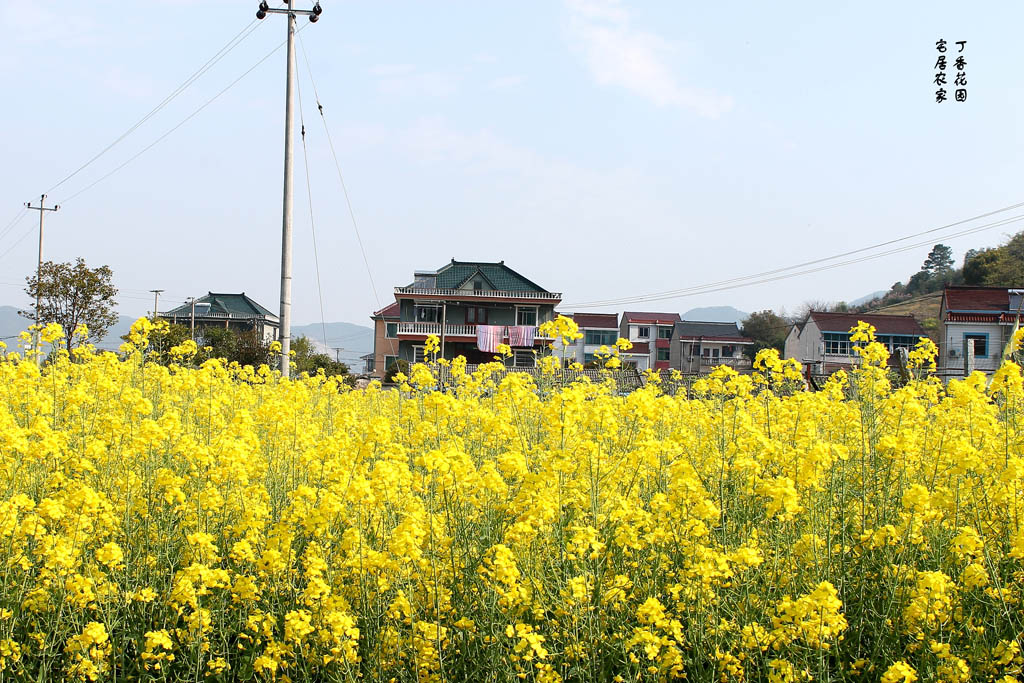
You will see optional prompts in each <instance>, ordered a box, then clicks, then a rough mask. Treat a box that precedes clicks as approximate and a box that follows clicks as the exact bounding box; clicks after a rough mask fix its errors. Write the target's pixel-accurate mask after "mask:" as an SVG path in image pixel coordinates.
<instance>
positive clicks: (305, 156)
mask: <svg viewBox="0 0 1024 683" xmlns="http://www.w3.org/2000/svg"><path fill="white" fill-rule="evenodd" d="M301 81H302V79H301V78H299V77H298V74H296V78H295V89H296V91H297V95H298V97H296V99H297V100H298V102H299V126H301V130H302V161H303V163H304V164H305V166H306V198H307V199H308V200H309V229H310V232H312V233H313V265H314V266H315V271H316V292H317V294H318V295H319V297H320V328H321V329H322V331H323V335H324V346H328V343H327V320H326V318H325V316H324V289H323V286H322V285H321V284H320V254H319V253H318V252H317V247H316V221H314V220H313V186H312V183H311V181H310V179H309V152H308V151H307V150H306V118H305V116H304V115H303V113H302V85H301Z"/></svg>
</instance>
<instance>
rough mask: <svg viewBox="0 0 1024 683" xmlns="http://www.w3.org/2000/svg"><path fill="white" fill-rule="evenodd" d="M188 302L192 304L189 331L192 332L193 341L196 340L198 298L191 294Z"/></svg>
mask: <svg viewBox="0 0 1024 683" xmlns="http://www.w3.org/2000/svg"><path fill="white" fill-rule="evenodd" d="M188 302H189V303H190V304H192V316H191V317H190V318H189V326H188V329H189V331H190V333H191V339H192V341H195V340H196V298H195V297H194V296H190V297H189V298H188Z"/></svg>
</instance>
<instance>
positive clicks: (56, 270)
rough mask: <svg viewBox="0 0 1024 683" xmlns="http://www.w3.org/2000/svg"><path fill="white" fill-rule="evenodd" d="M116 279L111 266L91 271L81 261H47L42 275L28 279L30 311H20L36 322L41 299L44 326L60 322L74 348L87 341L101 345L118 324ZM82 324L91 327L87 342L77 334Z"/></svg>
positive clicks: (40, 312)
mask: <svg viewBox="0 0 1024 683" xmlns="http://www.w3.org/2000/svg"><path fill="white" fill-rule="evenodd" d="M113 277H114V273H113V271H111V270H110V268H109V267H108V266H99V267H97V268H89V267H88V266H87V265H85V261H84V260H83V259H81V258H79V259H76V260H75V263H74V264H71V263H56V262H54V261H45V262H44V263H43V265H42V266H41V267H40V268H39V272H38V273H34V274H32V275H30V276H29V277H26V278H25V281H26V283H27V286H26V287H25V293H26V294H28V296H29V298H30V299H31V300H32V303H31V304H30V305H29V308H28V310H26V311H18V312H19V313H20V314H21V315H22V316H24V317H26V318H28V319H30V320H35V319H36V297H37V296H38V297H39V322H40V324H42V325H46V324H48V323H59V324H60V326H61V327H63V328H64V332H65V334H67V338H68V344H69V345H70V346H71V347H72V348H74V347H75V346H77V345H78V344H82V343H85V342H89V343H94V342H97V341H99V340H100V339H102V338H103V336H104V335H105V334H106V332H107V330H108V329H109V328H110V326H111V325H113V324H114V323H115V322H117V314H116V313H115V311H114V307H115V306H117V302H116V301H114V297H115V296H117V288H116V287H114V285H113V284H112V282H111V281H112V280H113ZM79 325H85V326H87V327H88V328H89V336H88V337H86V338H84V339H83V338H81V337H76V336H75V335H74V334H73V332H74V331H75V329H76V328H77V327H78V326H79Z"/></svg>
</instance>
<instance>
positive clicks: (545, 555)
mask: <svg viewBox="0 0 1024 683" xmlns="http://www.w3.org/2000/svg"><path fill="white" fill-rule="evenodd" d="M149 327H150V326H148V324H147V323H139V324H138V325H137V326H136V328H135V329H134V330H133V332H132V335H131V341H130V342H129V343H128V344H126V347H125V353H123V354H121V355H120V356H119V355H115V354H111V353H102V354H101V353H95V352H93V351H92V350H90V349H85V350H75V351H74V352H73V353H72V354H70V355H69V354H68V353H66V352H63V351H60V348H59V347H60V345H61V342H60V334H59V331H55V330H49V331H48V332H47V334H46V335H45V339H46V340H48V343H51V344H52V345H54V346H55V347H57V350H56V351H55V352H54V353H53V354H51V358H50V361H49V362H48V363H47V364H46V365H44V367H43V369H42V370H41V371H40V370H39V369H38V368H37V367H36V364H35V363H34V362H26V360H25V359H24V358H23V357H22V356H21V355H19V354H16V353H10V354H7V355H6V356H3V355H2V354H0V396H2V398H0V485H2V491H0V572H2V582H3V583H2V588H0V680H26V681H28V680H31V681H44V680H45V681H57V680H82V681H114V680H147V681H148V680H152V681H230V680H249V679H260V680H279V681H289V680H290V681H307V680H308V681H355V680H363V681H410V682H411V681H416V682H425V681H494V682H499V681H519V680H526V681H595V682H596V681H662V680H673V679H681V678H686V679H687V680H689V681H693V682H698V681H723V682H725V681H772V682H782V681H809V680H815V681H829V680H831V681H872V682H877V681H883V682H885V683H895V682H898V681H899V682H907V681H975V680H977V681H1000V682H1001V683H1012V682H1013V681H1019V680H1024V678H1022V675H1021V669H1022V666H1024V659H1022V653H1021V645H1022V632H1024V602H1022V601H1024V595H1022V590H1024V572H1022V570H1024V517H1022V515H1024V457H1022V452H1024V414H1022V408H1024V382H1022V376H1021V370H1020V368H1019V367H1018V366H1017V365H1015V364H1013V363H1010V362H1008V363H1007V364H1005V365H1004V367H1003V369H1002V370H1000V371H999V372H998V373H997V374H996V375H995V376H994V377H993V378H991V380H987V379H986V378H985V377H984V376H983V375H980V374H975V375H973V376H971V377H969V378H967V379H966V380H963V381H952V382H950V383H949V385H948V386H945V387H944V386H943V385H942V384H941V383H940V382H938V381H937V380H935V379H930V378H928V377H927V376H926V375H927V373H926V372H925V371H924V369H925V368H926V367H927V365H928V363H929V362H930V360H931V354H932V353H933V352H934V349H933V348H930V347H929V346H928V345H927V344H922V345H920V346H919V348H918V349H917V350H915V352H914V353H913V354H911V365H913V366H916V367H917V368H918V370H915V372H916V373H917V374H919V375H920V376H919V377H918V378H916V379H914V380H912V381H911V382H909V383H907V384H905V385H903V386H899V387H897V386H895V385H894V384H893V383H892V382H891V376H890V374H889V373H888V371H887V369H886V363H887V358H886V354H885V350H884V347H882V346H881V345H879V344H877V343H875V342H874V341H873V338H872V331H871V330H870V328H868V327H867V326H862V327H861V328H859V329H858V330H857V334H856V335H855V338H856V340H857V341H858V342H859V344H860V349H861V355H862V357H863V364H862V367H861V368H859V369H858V370H856V371H854V372H851V373H849V374H848V375H847V374H839V375H837V376H834V377H833V378H832V379H831V380H829V381H828V383H827V385H826V386H825V387H824V388H823V390H822V391H819V392H807V391H804V390H803V388H802V385H801V383H800V382H799V379H798V378H799V372H798V370H797V369H796V368H795V367H794V366H793V365H792V364H791V363H786V362H781V361H779V359H778V356H777V355H773V354H772V353H763V354H762V355H761V356H760V357H759V359H758V362H757V364H756V366H757V372H756V373H755V374H754V375H753V376H738V375H736V374H735V373H733V372H731V371H730V370H728V369H719V370H717V371H716V372H715V373H714V374H713V375H712V376H710V377H708V378H705V379H702V380H700V381H698V382H696V383H695V384H694V385H693V386H692V388H691V389H689V390H688V391H683V390H679V391H674V392H673V391H668V390H667V387H666V388H665V389H664V390H663V388H662V387H661V386H659V384H658V382H656V381H651V382H649V383H648V384H647V386H646V387H645V388H643V389H640V390H637V391H634V392H632V393H630V394H628V395H619V394H618V393H617V392H616V389H615V384H614V382H612V381H608V382H604V383H599V382H593V381H587V380H586V379H580V380H577V381H574V382H572V383H570V384H567V385H564V386H563V385H561V384H559V383H558V382H556V381H555V379H556V378H557V374H558V372H559V371H558V370H557V364H555V363H553V362H544V363H543V367H544V368H545V372H544V373H542V374H541V375H540V376H539V377H538V378H537V379H534V378H532V377H530V376H528V375H525V374H520V373H509V374H508V375H504V373H500V372H498V370H499V369H500V366H494V367H488V366H485V367H483V368H482V369H481V370H479V371H478V372H477V373H475V374H473V375H467V374H466V373H465V364H464V362H460V361H455V362H452V363H449V364H445V365H446V367H445V368H444V371H445V373H444V376H445V377H446V378H450V380H451V384H450V385H449V386H447V387H446V388H447V390H446V391H436V390H435V385H436V384H437V382H438V379H437V377H438V373H437V372H435V371H436V370H437V369H438V368H437V366H436V364H435V365H433V366H419V367H415V368H414V369H413V370H412V371H410V373H409V374H410V376H409V377H408V378H401V379H400V381H403V382H404V386H402V388H401V389H400V390H382V389H381V388H380V387H379V386H377V385H371V386H370V388H369V389H367V390H366V391H352V390H349V389H348V388H347V387H345V386H344V385H343V384H341V383H339V382H338V381H335V380H334V379H330V378H325V377H323V376H315V377H303V378H300V379H296V380H291V381H288V380H282V379H281V378H280V377H279V376H278V375H277V374H276V373H274V372H272V371H270V370H269V369H267V368H266V367H263V368H260V369H256V370H254V369H252V368H241V367H237V366H232V367H229V366H225V364H224V363H223V362H220V361H216V360H214V361H207V362H205V363H203V364H202V365H201V366H200V367H198V368H197V367H191V366H190V365H189V362H188V359H189V358H190V357H191V356H192V354H194V353H195V351H196V348H195V345H194V344H191V345H188V344H186V345H183V346H182V347H181V348H178V349H175V350H172V352H171V353H170V356H171V357H173V358H176V359H178V361H179V362H180V365H175V364H171V365H170V366H164V365H160V364H157V363H154V362H152V361H151V360H149V359H147V357H146V354H145V351H146V345H147V335H148V333H149ZM610 353H612V354H613V355H612V357H611V358H610V359H609V360H615V358H614V352H613V351H610Z"/></svg>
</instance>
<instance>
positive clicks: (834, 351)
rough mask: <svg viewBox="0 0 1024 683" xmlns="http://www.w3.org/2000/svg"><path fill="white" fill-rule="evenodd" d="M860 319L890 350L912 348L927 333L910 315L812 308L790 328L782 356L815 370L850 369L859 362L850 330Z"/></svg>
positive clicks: (816, 371)
mask: <svg viewBox="0 0 1024 683" xmlns="http://www.w3.org/2000/svg"><path fill="white" fill-rule="evenodd" d="M859 321H864V322H866V323H869V324H871V325H873V326H874V327H875V338H876V340H877V341H879V342H881V343H882V344H884V345H885V347H886V348H887V349H888V350H889V353H890V354H892V353H895V352H896V351H897V349H901V348H903V349H912V348H913V347H914V346H915V345H916V344H917V342H918V340H919V339H920V338H921V337H926V336H927V334H926V333H925V331H924V329H922V327H921V325H920V324H919V323H918V322H917V320H916V319H915V318H914V316H912V315H883V314H881V313H826V312H824V311H811V312H810V313H808V314H807V318H806V319H805V320H804V321H803V322H801V323H797V324H795V325H793V326H792V327H791V328H790V330H789V335H788V336H787V337H786V348H785V357H786V358H794V359H796V360H798V361H799V362H800V364H801V365H803V366H804V367H805V368H810V371H811V372H813V373H815V374H821V375H827V374H831V373H833V372H835V371H837V370H841V369H842V370H849V369H851V368H853V367H855V366H857V365H859V364H860V356H858V355H857V354H856V353H855V352H854V351H853V347H854V346H855V345H856V343H855V342H853V341H851V340H850V330H851V329H853V328H855V327H856V326H857V324H858V322H859Z"/></svg>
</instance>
